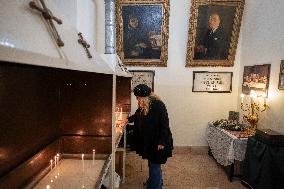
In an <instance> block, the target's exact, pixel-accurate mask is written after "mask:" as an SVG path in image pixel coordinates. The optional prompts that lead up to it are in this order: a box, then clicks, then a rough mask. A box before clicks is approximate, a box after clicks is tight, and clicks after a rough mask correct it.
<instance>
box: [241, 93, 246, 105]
mask: <svg viewBox="0 0 284 189" xmlns="http://www.w3.org/2000/svg"><path fill="white" fill-rule="evenodd" d="M244 96H245V95H244V94H243V93H242V94H241V103H244Z"/></svg>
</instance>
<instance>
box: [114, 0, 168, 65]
mask: <svg viewBox="0 0 284 189" xmlns="http://www.w3.org/2000/svg"><path fill="white" fill-rule="evenodd" d="M168 36H169V0H135V1H133V0H132V1H131V0H117V1H116V47H117V48H116V49H117V54H118V55H119V57H120V58H121V60H122V61H123V63H124V64H125V65H127V66H159V67H166V66H167V60H168Z"/></svg>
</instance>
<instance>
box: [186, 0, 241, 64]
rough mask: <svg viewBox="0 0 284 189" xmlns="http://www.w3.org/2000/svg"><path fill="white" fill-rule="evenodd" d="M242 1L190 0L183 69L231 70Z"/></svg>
mask: <svg viewBox="0 0 284 189" xmlns="http://www.w3.org/2000/svg"><path fill="white" fill-rule="evenodd" d="M244 4H245V0H210V1H208V0H192V4H191V9H190V10H191V15H190V19H189V30H188V31H189V32H188V45H187V57H186V67H194V66H195V67H199V66H233V65H234V59H235V54H236V48H237V44H238V37H239V32H240V27H241V20H242V14H243V9H244Z"/></svg>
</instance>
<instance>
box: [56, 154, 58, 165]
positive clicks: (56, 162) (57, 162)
mask: <svg viewBox="0 0 284 189" xmlns="http://www.w3.org/2000/svg"><path fill="white" fill-rule="evenodd" d="M56 159H57V162H56V163H57V164H58V163H59V154H56Z"/></svg>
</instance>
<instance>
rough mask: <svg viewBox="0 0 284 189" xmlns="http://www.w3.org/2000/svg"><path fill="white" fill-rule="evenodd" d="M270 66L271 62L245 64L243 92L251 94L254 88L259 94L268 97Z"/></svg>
mask: <svg viewBox="0 0 284 189" xmlns="http://www.w3.org/2000/svg"><path fill="white" fill-rule="evenodd" d="M270 66H271V65H270V64H263V65H254V66H245V67H244V74H243V84H242V93H243V94H246V95H250V92H251V90H254V91H255V93H256V95H257V96H261V97H267V93H268V87H269V78H270Z"/></svg>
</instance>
